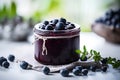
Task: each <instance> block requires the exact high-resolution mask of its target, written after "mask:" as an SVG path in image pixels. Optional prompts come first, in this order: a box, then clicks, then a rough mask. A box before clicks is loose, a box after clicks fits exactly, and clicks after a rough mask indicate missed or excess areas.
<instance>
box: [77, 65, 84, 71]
mask: <svg viewBox="0 0 120 80" xmlns="http://www.w3.org/2000/svg"><path fill="white" fill-rule="evenodd" d="M75 69H78V70H79V71H80V72H81V71H82V69H83V67H82V66H76V67H75Z"/></svg>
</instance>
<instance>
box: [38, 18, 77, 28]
mask: <svg viewBox="0 0 120 80" xmlns="http://www.w3.org/2000/svg"><path fill="white" fill-rule="evenodd" d="M73 28H75V25H74V24H73V23H70V22H67V20H66V19H65V18H60V19H54V20H51V21H44V22H43V24H42V26H41V25H40V29H43V30H68V29H73Z"/></svg>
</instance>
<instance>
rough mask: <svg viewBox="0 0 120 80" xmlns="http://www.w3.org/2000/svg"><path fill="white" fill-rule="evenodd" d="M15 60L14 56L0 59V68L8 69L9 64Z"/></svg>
mask: <svg viewBox="0 0 120 80" xmlns="http://www.w3.org/2000/svg"><path fill="white" fill-rule="evenodd" d="M14 60H15V56H14V55H9V56H8V58H5V57H0V66H1V67H4V68H9V66H10V63H9V61H10V62H13V61H14Z"/></svg>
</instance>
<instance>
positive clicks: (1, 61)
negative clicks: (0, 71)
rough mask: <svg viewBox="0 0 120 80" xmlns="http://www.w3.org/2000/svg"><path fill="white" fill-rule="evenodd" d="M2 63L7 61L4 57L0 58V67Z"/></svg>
mask: <svg viewBox="0 0 120 80" xmlns="http://www.w3.org/2000/svg"><path fill="white" fill-rule="evenodd" d="M4 61H7V59H6V58H4V57H0V66H2V63H3V62H4Z"/></svg>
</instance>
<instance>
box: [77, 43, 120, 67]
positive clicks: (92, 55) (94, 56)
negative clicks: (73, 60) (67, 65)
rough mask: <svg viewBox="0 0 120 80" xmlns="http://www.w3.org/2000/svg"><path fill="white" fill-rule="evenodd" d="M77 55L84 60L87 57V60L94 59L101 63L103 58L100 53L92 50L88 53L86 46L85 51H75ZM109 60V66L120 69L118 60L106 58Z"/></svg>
mask: <svg viewBox="0 0 120 80" xmlns="http://www.w3.org/2000/svg"><path fill="white" fill-rule="evenodd" d="M75 52H76V53H77V54H80V56H81V57H82V58H83V59H84V58H85V57H86V56H87V59H90V58H92V59H93V60H94V61H95V62H100V61H101V60H102V59H105V58H103V57H102V56H101V55H100V52H97V51H96V50H93V49H91V50H90V51H87V48H86V46H85V45H84V46H83V51H81V50H76V51H75ZM106 59H107V64H111V65H112V66H113V68H119V67H120V60H117V59H116V58H112V57H106Z"/></svg>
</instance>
